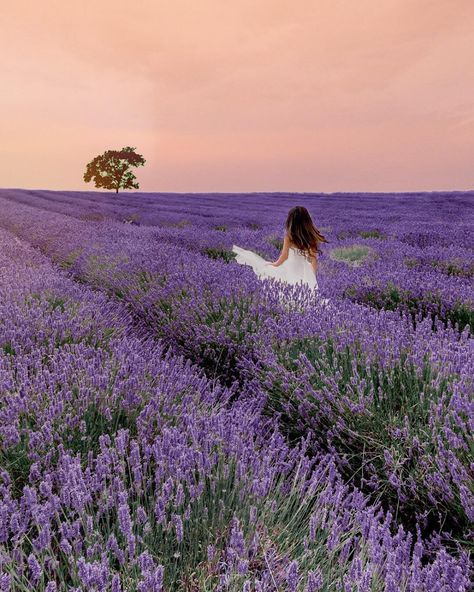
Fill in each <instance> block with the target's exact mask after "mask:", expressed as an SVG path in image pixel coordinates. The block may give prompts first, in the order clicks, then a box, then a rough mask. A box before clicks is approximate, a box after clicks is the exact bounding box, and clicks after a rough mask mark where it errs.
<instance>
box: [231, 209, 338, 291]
mask: <svg viewBox="0 0 474 592" xmlns="http://www.w3.org/2000/svg"><path fill="white" fill-rule="evenodd" d="M285 228H286V233H285V237H284V239H283V248H282V250H281V253H280V256H279V257H278V259H277V260H276V261H275V262H274V263H269V262H268V261H265V259H263V258H262V257H260V256H259V255H257V254H256V253H253V252H252V251H247V250H246V249H242V248H241V247H238V246H236V245H234V246H233V247H232V251H233V252H234V253H235V254H236V258H235V259H236V261H237V263H241V264H242V265H250V266H251V267H252V268H253V270H254V271H255V273H256V274H257V275H258V276H259V277H262V278H274V279H277V280H281V281H283V282H286V283H288V284H298V283H299V282H302V283H303V284H306V285H308V286H309V287H310V288H314V289H316V290H317V289H318V282H317V281H316V272H317V269H318V253H319V252H320V251H319V245H320V243H325V242H327V240H326V239H325V238H324V236H323V235H322V234H321V233H320V232H319V230H318V229H317V228H316V226H315V225H314V224H313V221H312V219H311V216H310V214H309V212H308V210H307V209H306V208H305V207H303V206H296V207H294V208H291V210H290V211H289V212H288V217H287V219H286V224H285Z"/></svg>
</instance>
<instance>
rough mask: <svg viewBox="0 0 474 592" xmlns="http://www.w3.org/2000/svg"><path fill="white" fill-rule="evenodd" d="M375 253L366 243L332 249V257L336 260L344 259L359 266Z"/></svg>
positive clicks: (345, 261)
mask: <svg viewBox="0 0 474 592" xmlns="http://www.w3.org/2000/svg"><path fill="white" fill-rule="evenodd" d="M372 253H373V251H372V249H371V248H370V247H367V246H366V245H353V246H352V247H340V248H338V249H333V250H332V251H331V257H332V258H333V259H335V260H336V261H343V262H344V263H347V264H348V265H353V266H358V265H360V264H361V263H363V262H364V261H365V260H366V259H367V258H368V257H369V255H371V254H372Z"/></svg>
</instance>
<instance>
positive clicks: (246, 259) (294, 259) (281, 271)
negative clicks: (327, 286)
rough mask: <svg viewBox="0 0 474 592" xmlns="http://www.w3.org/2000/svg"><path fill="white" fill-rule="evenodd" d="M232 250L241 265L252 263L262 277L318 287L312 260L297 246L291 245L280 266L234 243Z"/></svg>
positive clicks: (251, 265)
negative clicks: (271, 263)
mask: <svg viewBox="0 0 474 592" xmlns="http://www.w3.org/2000/svg"><path fill="white" fill-rule="evenodd" d="M232 252H233V253H235V255H236V257H235V260H236V261H237V263H240V264H241V265H250V267H252V269H253V270H254V272H255V273H256V274H257V275H258V276H259V277H261V278H274V279H277V280H280V281H283V282H286V283H287V284H293V285H295V284H297V283H298V282H302V283H303V284H306V285H308V286H309V287H310V288H315V289H316V290H317V289H318V282H317V281H316V274H315V273H314V270H313V266H312V265H311V261H309V259H307V258H306V257H305V256H304V255H302V254H301V253H300V252H299V251H298V249H295V247H290V249H289V251H288V259H286V260H285V261H283V263H282V264H281V265H279V266H278V267H274V266H273V265H270V262H268V261H265V259H263V257H260V255H257V254H256V253H254V252H253V251H247V250H246V249H242V248H241V247H238V246H236V245H234V246H233V247H232Z"/></svg>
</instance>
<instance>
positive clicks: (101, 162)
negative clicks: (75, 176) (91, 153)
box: [83, 146, 146, 193]
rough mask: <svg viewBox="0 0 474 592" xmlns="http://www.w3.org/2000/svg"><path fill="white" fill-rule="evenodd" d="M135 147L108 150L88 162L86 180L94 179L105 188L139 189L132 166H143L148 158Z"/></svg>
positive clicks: (99, 185)
mask: <svg viewBox="0 0 474 592" xmlns="http://www.w3.org/2000/svg"><path fill="white" fill-rule="evenodd" d="M135 150H136V149H135V148H132V147H131V146H125V147H124V148H122V149H121V150H106V151H105V152H104V153H103V154H101V155H99V156H96V157H95V158H94V159H93V160H92V161H91V162H89V163H88V164H87V167H86V172H85V173H84V177H83V178H84V181H85V182H86V183H89V182H90V181H92V180H93V181H94V183H95V186H96V187H98V188H104V189H115V192H116V193H118V192H119V189H139V185H138V183H137V182H136V177H135V175H134V174H133V172H132V171H131V167H138V166H143V165H144V164H145V162H146V160H145V159H144V158H143V156H142V155H141V154H137V153H136V152H135Z"/></svg>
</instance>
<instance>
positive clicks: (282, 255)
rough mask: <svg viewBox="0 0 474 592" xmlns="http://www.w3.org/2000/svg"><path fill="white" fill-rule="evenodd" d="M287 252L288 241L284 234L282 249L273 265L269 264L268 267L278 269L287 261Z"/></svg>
mask: <svg viewBox="0 0 474 592" xmlns="http://www.w3.org/2000/svg"><path fill="white" fill-rule="evenodd" d="M289 250H290V241H289V239H288V236H287V235H286V234H285V238H284V239H283V248H282V250H281V253H280V256H279V257H278V259H277V260H276V261H275V263H270V265H273V267H279V266H280V265H281V264H282V263H283V261H286V260H287V259H288V252H289Z"/></svg>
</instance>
